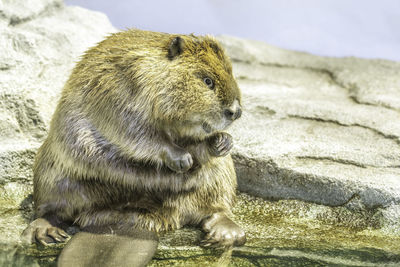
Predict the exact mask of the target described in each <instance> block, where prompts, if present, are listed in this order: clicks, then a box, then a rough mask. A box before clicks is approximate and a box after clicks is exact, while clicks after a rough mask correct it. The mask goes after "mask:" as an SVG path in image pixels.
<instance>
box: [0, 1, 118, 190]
mask: <svg viewBox="0 0 400 267" xmlns="http://www.w3.org/2000/svg"><path fill="white" fill-rule="evenodd" d="M0 27H1V33H0V47H1V49H2V53H1V54H0V114H1V115H0V116H1V117H0V136H1V138H2V146H1V148H0V184H5V183H7V182H10V181H12V182H14V181H20V182H21V183H30V182H31V178H32V175H31V173H32V170H31V167H32V160H33V157H34V154H35V152H36V149H37V148H38V146H39V145H40V144H41V143H42V141H43V139H44V137H45V136H46V132H47V128H48V126H49V121H50V119H51V115H52V113H53V111H54V109H55V106H56V104H57V101H58V98H59V94H60V92H61V89H62V87H63V85H64V83H65V81H66V79H67V78H68V74H69V72H70V71H71V69H72V67H73V65H74V62H75V61H76V60H77V59H78V56H79V55H81V54H82V53H83V52H84V51H85V50H86V49H87V48H88V47H89V46H91V45H94V44H95V43H96V42H98V41H100V40H101V39H102V38H103V37H104V36H105V35H106V34H108V33H111V32H114V31H116V29H115V28H113V27H112V26H111V24H110V22H109V21H108V19H107V17H106V16H105V15H103V14H101V13H97V12H92V11H88V10H85V9H82V8H78V7H65V6H64V4H63V2H62V1H61V0H46V1H42V0H35V1H29V3H28V2H26V1H22V0H19V1H14V0H13V1H11V0H8V1H3V2H2V5H1V6H0Z"/></svg>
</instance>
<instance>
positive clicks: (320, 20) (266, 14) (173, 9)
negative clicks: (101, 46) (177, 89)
mask: <svg viewBox="0 0 400 267" xmlns="http://www.w3.org/2000/svg"><path fill="white" fill-rule="evenodd" d="M65 2H66V3H67V4H69V5H79V6H82V7H85V8H88V9H93V10H98V11H101V12H103V13H106V14H107V15H108V17H109V18H110V20H111V22H112V23H113V25H114V26H115V27H117V28H120V29H126V28H130V27H136V28H140V29H146V30H153V31H162V32H171V33H195V34H206V33H209V34H214V35H217V34H229V35H234V36H238V37H243V38H247V39H253V40H261V41H264V42H266V43H269V44H272V45H275V46H279V47H283V48H289V49H294V50H300V51H306V52H310V53H313V54H318V55H326V56H358V57H366V58H385V59H392V60H397V61H400V0H191V1H189V0H186V1H185V0H165V1H164V0H114V1H111V0H65Z"/></svg>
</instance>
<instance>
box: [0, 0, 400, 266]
mask: <svg viewBox="0 0 400 267" xmlns="http://www.w3.org/2000/svg"><path fill="white" fill-rule="evenodd" d="M113 31H115V29H114V28H113V27H112V26H111V25H110V23H109V21H108V19H107V18H106V17H105V16H104V15H103V14H100V13H97V12H93V11H88V10H85V9H82V8H78V7H66V6H64V4H63V3H62V1H61V0H31V1H28V2H26V1H22V0H17V1H15V0H3V1H2V2H0V48H1V49H2V53H0V138H1V146H0V266H6V265H10V264H11V263H13V264H14V265H16V266H18V265H24V266H38V265H41V266H52V265H55V263H54V260H55V259H56V257H57V255H58V254H59V251H60V249H61V248H62V245H61V246H55V247H50V248H44V247H40V246H39V247H36V246H31V247H21V246H20V245H18V242H19V234H20V233H21V232H22V230H23V229H24V228H25V227H26V225H27V223H28V221H29V220H30V218H31V216H32V200H31V197H30V193H31V192H32V169H31V168H32V162H33V157H34V155H35V152H36V150H37V148H38V147H39V145H40V144H41V142H42V141H43V139H44V137H45V136H46V133H47V129H48V126H49V121H50V119H51V115H52V113H53V111H54V108H55V105H56V103H57V100H58V97H59V94H60V91H61V89H62V86H63V84H64V82H65V80H66V79H67V78H68V75H69V72H70V71H71V69H72V67H73V64H74V62H76V61H77V60H78V59H79V55H80V54H82V52H83V51H84V50H85V49H87V47H89V46H91V45H93V44H95V43H96V42H97V41H99V40H101V39H102V38H103V36H105V35H106V34H107V33H110V32H113ZM219 40H220V41H221V43H222V44H223V45H224V46H225V47H226V50H227V52H228V54H229V55H230V56H231V58H232V60H233V65H234V73H235V76H236V77H237V79H238V82H239V85H240V87H241V88H242V92H243V106H244V114H243V118H241V119H240V120H239V121H238V122H237V123H236V124H235V125H234V126H233V127H232V128H231V129H230V132H231V133H232V134H233V136H234V139H235V147H234V150H233V157H234V160H235V164H236V168H237V173H238V182H239V189H240V190H241V191H244V192H247V193H249V194H251V195H253V196H258V197H262V198H264V199H267V200H271V199H272V200H279V201H267V200H263V199H261V198H256V197H251V196H249V195H247V194H240V196H239V201H238V205H237V206H236V207H235V210H234V212H235V216H236V220H237V221H238V222H239V223H240V224H241V225H242V226H243V227H244V228H245V229H246V231H247V233H248V237H249V241H248V243H247V245H246V246H245V247H243V248H237V249H234V250H233V251H232V250H231V251H214V250H205V249H201V248H199V247H198V246H197V244H198V240H199V238H200V235H201V233H200V232H199V231H197V230H194V229H183V230H181V231H177V232H175V233H168V234H165V235H164V236H163V237H162V238H161V245H160V249H159V252H158V254H157V255H156V258H155V260H153V261H152V262H151V265H152V266H164V265H165V264H178V265H179V264H181V265H182V264H185V266H190V265H193V266H196V265H198V264H199V262H201V263H202V265H204V264H206V263H213V264H214V263H217V264H219V265H221V266H224V265H230V266H252V265H255V266H259V265H267V264H269V265H274V264H279V263H280V264H285V263H286V264H287V265H293V266H303V265H326V264H339V265H363V266H374V265H381V264H386V265H396V264H399V262H400V250H399V246H398V244H399V241H400V231H399V229H400V227H399V225H400V203H399V202H400V153H399V152H400V75H399V74H400V63H396V62H390V61H383V60H363V59H357V58H340V59H339V58H324V57H317V56H313V55H309V54H305V53H299V52H293V51H288V50H283V49H279V48H276V47H272V46H269V45H267V44H264V43H259V42H254V41H248V40H242V39H237V38H233V37H228V36H221V37H219ZM291 199H293V200H291Z"/></svg>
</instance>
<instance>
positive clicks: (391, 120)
mask: <svg viewBox="0 0 400 267" xmlns="http://www.w3.org/2000/svg"><path fill="white" fill-rule="evenodd" d="M219 40H220V41H221V42H222V43H223V45H224V46H225V47H226V49H227V52H228V54H229V55H230V57H231V58H232V60H233V62H234V64H233V65H234V72H235V76H236V77H237V79H238V82H239V85H240V87H241V89H242V92H243V106H244V113H243V118H242V119H241V120H239V121H238V123H236V124H235V125H234V126H233V127H232V129H231V132H232V133H233V135H234V137H235V140H236V143H235V147H234V152H233V155H234V159H235V162H236V167H237V171H238V176H239V177H238V178H239V185H240V189H241V190H243V191H246V192H249V193H251V194H254V195H258V196H262V197H264V198H272V199H282V198H287V199H301V200H305V201H312V202H315V203H321V204H325V205H331V206H338V205H349V207H351V208H358V209H360V208H361V209H364V208H367V209H371V208H376V207H386V206H390V205H393V203H397V204H398V203H399V202H400V75H399V74H400V63H398V62H391V61H385V60H365V59H358V58H326V57H318V56H313V55H310V54H306V53H300V52H293V51H288V50H284V49H279V48H275V47H272V46H269V45H267V44H264V43H259V42H254V41H247V40H242V39H237V38H233V37H228V36H222V37H220V38H219ZM355 202H356V203H355Z"/></svg>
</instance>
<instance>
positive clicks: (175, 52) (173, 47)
mask: <svg viewBox="0 0 400 267" xmlns="http://www.w3.org/2000/svg"><path fill="white" fill-rule="evenodd" d="M184 45H185V44H184V40H183V39H182V38H181V37H179V36H177V37H175V38H174V39H172V41H171V42H170V44H169V47H168V58H169V59H170V60H172V59H174V58H175V57H177V56H179V55H180V54H182V52H183V48H184Z"/></svg>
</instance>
